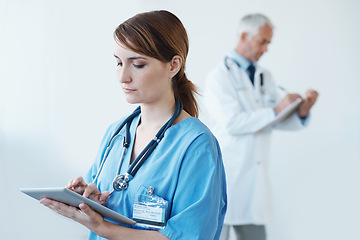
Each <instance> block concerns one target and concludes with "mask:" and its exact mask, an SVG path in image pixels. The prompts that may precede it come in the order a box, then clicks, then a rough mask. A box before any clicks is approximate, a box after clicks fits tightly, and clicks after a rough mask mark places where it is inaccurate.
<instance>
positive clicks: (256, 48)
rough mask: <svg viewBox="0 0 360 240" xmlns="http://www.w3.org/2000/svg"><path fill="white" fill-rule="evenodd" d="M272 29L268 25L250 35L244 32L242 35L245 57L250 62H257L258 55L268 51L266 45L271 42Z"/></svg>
mask: <svg viewBox="0 0 360 240" xmlns="http://www.w3.org/2000/svg"><path fill="white" fill-rule="evenodd" d="M272 36H273V30H272V28H271V27H270V26H269V25H267V24H266V25H264V26H262V27H260V28H259V33H258V34H256V35H254V36H251V35H249V34H246V36H245V37H244V39H243V40H244V44H245V51H246V52H245V55H246V56H244V57H245V58H247V59H248V60H249V61H251V62H257V61H258V60H259V59H260V57H261V56H262V55H263V54H264V53H265V52H267V51H268V45H269V43H270V42H271V39H272Z"/></svg>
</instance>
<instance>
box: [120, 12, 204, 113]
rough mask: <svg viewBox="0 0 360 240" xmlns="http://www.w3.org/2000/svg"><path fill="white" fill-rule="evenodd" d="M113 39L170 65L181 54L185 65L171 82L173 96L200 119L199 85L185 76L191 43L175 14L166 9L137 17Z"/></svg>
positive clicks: (121, 28)
mask: <svg viewBox="0 0 360 240" xmlns="http://www.w3.org/2000/svg"><path fill="white" fill-rule="evenodd" d="M114 38H115V40H116V41H118V42H119V43H121V44H122V45H123V46H125V47H127V48H128V49H130V50H131V51H134V52H136V53H139V54H143V55H146V56H149V57H153V58H156V59H158V60H160V61H162V62H170V61H171V60H172V59H173V57H174V56H176V55H179V56H180V58H181V59H182V66H181V68H180V70H179V72H178V73H177V74H176V75H175V76H174V77H173V79H172V86H173V91H174V95H175V97H176V98H178V99H179V100H180V101H181V102H182V104H183V105H184V110H185V111H187V112H188V113H189V114H190V115H191V116H193V117H198V111H199V110H198V104H197V102H196V98H195V94H197V90H196V86H195V85H194V84H193V83H192V82H191V81H189V80H188V79H187V77H186V74H185V62H186V57H187V54H188V51H189V40H188V36H187V33H186V30H185V28H184V26H183V25H182V23H181V21H180V20H179V19H178V18H177V17H176V16H175V15H174V14H172V13H170V12H168V11H164V10H161V11H152V12H145V13H140V14H137V15H135V16H134V17H132V18H129V19H128V20H126V21H125V22H123V23H122V24H120V25H119V26H118V27H117V28H116V30H115V32H114Z"/></svg>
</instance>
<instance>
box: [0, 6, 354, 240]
mask: <svg viewBox="0 0 360 240" xmlns="http://www.w3.org/2000/svg"><path fill="white" fill-rule="evenodd" d="M155 9H167V10H170V11H172V12H173V13H175V14H176V15H177V16H178V17H179V18H180V19H181V20H182V21H183V23H184V25H185V27H186V28H187V30H188V33H189V37H190V54H189V58H188V63H187V74H188V76H189V78H190V79H192V80H193V81H194V82H195V83H196V84H197V85H198V87H199V89H200V92H201V90H202V89H203V87H204V80H205V76H206V74H207V73H208V72H209V71H210V69H211V68H213V67H214V66H215V65H216V64H218V62H220V61H222V57H223V55H224V54H225V53H226V52H228V51H229V50H231V49H232V48H233V47H234V44H235V41H236V34H235V32H236V27H237V23H238V21H239V19H240V18H241V17H242V16H243V15H244V14H247V13H250V12H262V13H265V14H266V15H268V16H269V17H270V18H271V19H272V21H273V22H274V24H275V26H276V29H275V33H274V38H273V43H272V44H271V46H270V50H269V52H268V53H267V54H266V55H265V56H264V57H263V59H262V60H261V62H260V64H261V65H262V66H264V67H266V68H268V69H270V70H271V71H272V73H273V75H274V78H275V79H276V80H277V82H278V84H279V85H282V86H284V87H286V88H287V89H288V90H289V91H297V92H300V93H303V92H304V91H305V90H306V89H307V88H310V87H311V88H315V89H317V90H318V91H319V92H320V98H319V101H318V103H317V104H316V106H315V107H314V109H313V115H312V122H311V125H310V126H309V127H308V128H307V129H305V130H303V131H300V132H291V133H288V132H276V133H275V134H274V141H273V146H272V147H273V148H272V149H273V152H272V154H271V158H272V162H271V181H272V185H273V202H274V217H273V220H272V222H271V224H270V226H269V229H268V232H269V233H268V235H269V239H270V240H275V239H276V240H289V239H291V240H303V239H307V240H311V239H327V240H331V239H334V240H335V239H359V237H360V234H359V232H358V231H357V225H358V216H359V214H360V207H359V202H360V193H359V187H358V183H359V180H360V176H359V174H358V169H359V168H360V163H359V160H360V150H359V146H360V121H359V117H360V106H359V103H360V95H359V94H358V93H359V90H360V83H359V74H358V66H357V65H358V63H359V60H358V58H359V54H360V47H359V44H358V39H359V37H360V28H359V27H358V25H359V23H360V15H359V14H358V13H359V12H360V4H359V2H358V1H356V0H342V1H340V0H318V1H310V0H302V1H297V0H290V1H285V0H254V1H241V0H238V1H235V0H224V1H205V0H200V1H190V0H183V1H165V0H133V1H115V0H109V1H102V2H101V3H100V2H99V1H83V0H79V1H70V0H62V1H60V0H52V1H46V0H11V1H10V0H0V53H1V54H0V164H1V165H0V176H1V182H2V190H1V197H0V239H86V237H87V234H88V231H87V229H85V228H84V227H82V226H81V225H79V224H77V223H75V222H72V221H70V220H67V219H65V218H62V217H60V216H58V215H56V214H55V213H52V212H51V211H50V210H48V209H46V208H45V207H43V206H41V205H40V204H38V203H37V202H36V201H34V200H32V199H30V198H28V197H27V196H25V195H23V194H21V193H20V192H19V191H18V189H19V188H20V187H35V186H37V187H49V186H63V185H65V184H66V183H67V181H68V180H69V179H71V178H73V177H75V176H78V175H82V174H84V173H85V172H86V171H87V169H88V168H89V166H90V164H91V163H92V161H93V159H94V157H95V154H96V152H97V149H98V145H99V143H100V140H101V138H102V135H103V134H104V132H105V129H106V128H107V126H108V125H109V124H110V123H112V122H114V121H115V120H117V119H118V118H120V117H122V116H124V115H126V114H128V113H129V112H130V111H131V109H133V108H134V106H130V105H128V104H127V103H126V102H125V100H124V99H123V95H122V92H121V89H120V87H119V84H118V83H117V80H116V77H115V60H114V59H113V56H112V54H113V44H114V42H113V37H112V33H113V30H114V29H115V27H116V26H117V25H118V24H119V23H121V22H122V21H124V20H125V19H127V18H129V17H131V16H133V15H134V14H136V13H138V12H142V11H148V10H155ZM200 100H201V99H200Z"/></svg>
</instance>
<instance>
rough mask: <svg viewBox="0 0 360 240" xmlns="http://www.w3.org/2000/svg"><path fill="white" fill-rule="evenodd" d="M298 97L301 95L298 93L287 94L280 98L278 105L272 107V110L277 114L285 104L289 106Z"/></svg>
mask: <svg viewBox="0 0 360 240" xmlns="http://www.w3.org/2000/svg"><path fill="white" fill-rule="evenodd" d="M298 98H301V96H300V95H299V94H296V93H292V94H287V95H286V96H285V97H284V98H283V99H281V101H280V103H279V105H277V106H276V107H275V108H274V111H275V113H276V115H278V114H279V113H280V112H281V111H282V110H284V109H285V108H286V107H287V106H289V105H290V104H292V103H293V102H295V101H296V99H298Z"/></svg>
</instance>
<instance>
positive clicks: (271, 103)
mask: <svg viewBox="0 0 360 240" xmlns="http://www.w3.org/2000/svg"><path fill="white" fill-rule="evenodd" d="M263 103H264V106H265V107H276V96H275V95H274V94H264V96H263Z"/></svg>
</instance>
